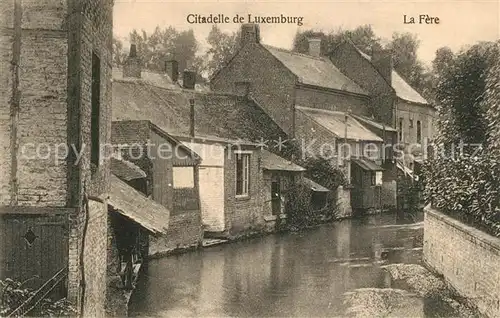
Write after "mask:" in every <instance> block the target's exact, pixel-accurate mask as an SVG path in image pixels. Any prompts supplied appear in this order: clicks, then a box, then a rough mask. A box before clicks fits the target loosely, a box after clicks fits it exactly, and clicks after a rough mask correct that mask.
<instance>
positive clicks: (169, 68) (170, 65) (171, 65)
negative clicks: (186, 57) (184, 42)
mask: <svg viewBox="0 0 500 318" xmlns="http://www.w3.org/2000/svg"><path fill="white" fill-rule="evenodd" d="M165 72H166V73H167V75H168V76H169V77H170V79H171V80H172V82H174V83H177V80H178V79H179V62H177V61H176V60H168V61H165Z"/></svg>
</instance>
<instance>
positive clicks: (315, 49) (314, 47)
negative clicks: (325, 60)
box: [307, 38, 321, 57]
mask: <svg viewBox="0 0 500 318" xmlns="http://www.w3.org/2000/svg"><path fill="white" fill-rule="evenodd" d="M307 40H308V41H309V55H311V56H316V57H319V56H320V54H321V39H320V38H310V39H307Z"/></svg>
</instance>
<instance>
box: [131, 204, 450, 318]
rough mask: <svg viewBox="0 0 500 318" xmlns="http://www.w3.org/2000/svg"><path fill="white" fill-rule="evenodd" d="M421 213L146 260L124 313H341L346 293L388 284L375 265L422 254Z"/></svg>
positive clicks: (417, 306)
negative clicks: (147, 263) (142, 273)
mask: <svg viewBox="0 0 500 318" xmlns="http://www.w3.org/2000/svg"><path fill="white" fill-rule="evenodd" d="M422 221H423V215H422V214H418V215H413V216H410V217H408V216H401V215H400V216H398V215H388V214H382V215H376V216H371V217H366V218H363V219H355V220H344V221H341V222H337V223H332V224H326V225H323V226H320V227H318V228H314V229H311V230H308V231H304V232H301V233H285V234H274V235H269V236H265V237H261V238H255V239H250V240H246V241H241V242H233V243H231V244H224V245H218V246H213V247H209V248H205V249H203V250H199V251H194V252H188V253H186V254H181V255H178V256H170V257H166V258H162V259H157V260H152V261H150V263H149V267H148V269H147V272H146V273H145V274H144V275H143V276H142V277H141V280H140V283H139V285H138V286H137V290H136V292H135V293H134V296H133V298H132V299H131V303H130V306H129V311H130V315H131V316H161V317H194V316H195V317H224V316H232V317H234V316H237V317H241V316H254V317H255V316H257V317H262V316H282V317H283V316H286V317H290V316H293V317H318V316H345V315H346V314H347V313H348V312H349V310H351V312H352V308H348V307H349V306H351V307H352V304H351V305H346V304H345V299H346V295H348V294H349V293H352V292H355V291H356V290H360V289H363V288H390V287H393V288H394V285H392V286H391V281H390V277H389V276H388V274H387V272H386V271H385V270H383V268H382V267H381V266H383V265H386V264H391V263H413V264H419V263H420V262H421V256H422V238H423V222H422ZM408 306H409V307H411V308H408V310H409V311H407V312H404V313H401V314H402V315H411V316H420V317H424V316H432V314H429V312H430V313H432V312H433V311H435V310H436V309H440V311H441V312H442V308H436V305H435V304H434V305H433V304H431V305H428V302H426V300H425V299H419V298H414V300H413V301H411V302H408ZM429 306H430V307H429ZM437 306H438V307H439V305H437ZM444 316H446V310H445V315H444Z"/></svg>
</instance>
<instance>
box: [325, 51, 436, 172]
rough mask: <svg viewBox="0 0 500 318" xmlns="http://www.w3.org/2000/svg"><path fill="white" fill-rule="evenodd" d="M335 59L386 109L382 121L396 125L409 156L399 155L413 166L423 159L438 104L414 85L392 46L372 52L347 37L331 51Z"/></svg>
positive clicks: (379, 105)
mask: <svg viewBox="0 0 500 318" xmlns="http://www.w3.org/2000/svg"><path fill="white" fill-rule="evenodd" d="M330 59H331V60H332V61H333V63H334V64H335V65H336V66H337V67H338V68H339V69H340V70H341V71H342V72H343V73H344V74H346V75H347V76H349V77H350V78H352V79H353V80H354V81H356V83H358V84H359V85H360V86H361V87H363V89H365V90H366V91H368V92H370V95H371V96H372V100H373V103H374V104H376V105H378V106H377V107H378V109H383V110H384V111H383V112H382V113H380V112H374V116H375V118H377V119H378V120H379V121H380V122H383V123H386V124H388V125H390V126H392V127H394V128H395V129H396V130H397V132H398V143H400V144H401V145H402V146H403V149H404V154H405V156H404V157H402V156H399V158H398V159H401V160H402V161H403V162H405V165H406V166H409V167H410V169H411V170H413V162H414V160H415V159H416V160H422V159H423V153H424V147H425V145H426V144H430V142H431V141H432V140H433V138H434V134H435V118H436V110H435V108H434V107H433V106H432V105H431V104H430V103H429V102H428V101H427V100H425V98H423V97H422V96H421V95H420V94H419V93H418V92H417V91H416V90H415V89H414V88H412V87H411V86H410V85H409V84H408V83H407V82H406V81H405V80H404V79H403V78H402V77H401V75H399V74H398V73H397V72H396V71H395V70H394V67H393V59H392V52H391V51H390V50H381V49H374V50H372V52H371V56H370V55H368V54H366V53H365V52H362V51H361V50H359V49H358V48H357V47H356V46H354V45H353V44H352V43H351V42H349V41H344V42H343V43H341V44H340V45H338V47H336V48H335V49H334V50H333V51H332V52H331V54H330Z"/></svg>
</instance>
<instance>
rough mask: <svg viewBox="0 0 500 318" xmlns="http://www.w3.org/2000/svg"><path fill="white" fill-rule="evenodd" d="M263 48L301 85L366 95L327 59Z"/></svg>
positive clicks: (270, 47)
mask: <svg viewBox="0 0 500 318" xmlns="http://www.w3.org/2000/svg"><path fill="white" fill-rule="evenodd" d="M264 47H265V48H266V49H267V50H268V51H269V52H270V53H271V54H272V55H274V56H275V57H276V58H277V59H278V60H280V61H281V62H282V63H283V64H284V65H285V66H286V67H287V68H288V69H289V70H290V71H291V72H292V73H293V74H295V75H296V76H297V77H298V79H299V81H300V83H302V84H306V85H314V86H318V87H323V88H330V89H335V90H342V91H346V92H350V93H356V94H363V95H368V93H367V92H366V91H365V90H363V89H362V88H361V87H360V86H359V85H358V84H356V83H355V82H354V81H353V80H351V79H350V78H348V77H347V76H345V75H344V74H343V73H342V72H341V71H340V70H339V69H338V68H337V67H336V66H335V65H333V63H332V62H331V61H330V60H328V59H325V58H321V57H314V56H309V55H305V54H300V53H294V52H290V51H287V50H284V49H278V48H275V47H272V46H268V45H264Z"/></svg>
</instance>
